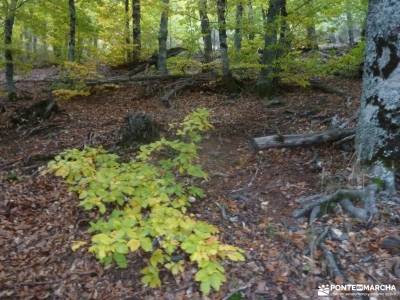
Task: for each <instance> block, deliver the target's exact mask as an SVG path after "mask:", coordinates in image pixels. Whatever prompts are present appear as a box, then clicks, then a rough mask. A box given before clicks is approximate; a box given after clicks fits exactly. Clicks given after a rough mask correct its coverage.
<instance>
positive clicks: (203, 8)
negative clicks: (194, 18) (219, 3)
mask: <svg viewBox="0 0 400 300" xmlns="http://www.w3.org/2000/svg"><path fill="white" fill-rule="evenodd" d="M207 11H208V9H207V0H199V16H200V26H201V34H202V36H203V43H204V60H205V62H210V61H211V60H212V39H211V28H210V20H209V18H208V14H207Z"/></svg>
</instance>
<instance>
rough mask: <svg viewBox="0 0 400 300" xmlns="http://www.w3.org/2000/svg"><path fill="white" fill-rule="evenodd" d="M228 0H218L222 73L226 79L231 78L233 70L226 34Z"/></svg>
mask: <svg viewBox="0 0 400 300" xmlns="http://www.w3.org/2000/svg"><path fill="white" fill-rule="evenodd" d="M225 10H226V0H217V14H218V32H219V46H220V52H221V59H222V75H223V78H224V80H228V81H229V80H230V77H231V76H232V75H231V70H230V68H229V57H228V42H227V35H226V20H225Z"/></svg>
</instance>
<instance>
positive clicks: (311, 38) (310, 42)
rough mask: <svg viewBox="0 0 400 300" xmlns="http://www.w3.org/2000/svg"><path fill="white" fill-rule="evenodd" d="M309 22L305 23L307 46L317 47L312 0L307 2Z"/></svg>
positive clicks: (310, 47)
mask: <svg viewBox="0 0 400 300" xmlns="http://www.w3.org/2000/svg"><path fill="white" fill-rule="evenodd" d="M308 14H309V16H308V17H309V23H308V24H307V28H306V31H307V48H309V49H318V40H317V30H316V29H315V17H314V16H315V9H314V0H310V1H309V4H308Z"/></svg>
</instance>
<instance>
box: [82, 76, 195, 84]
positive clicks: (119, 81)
mask: <svg viewBox="0 0 400 300" xmlns="http://www.w3.org/2000/svg"><path fill="white" fill-rule="evenodd" d="M189 77H192V76H185V75H170V74H168V75H142V76H132V77H130V76H119V77H112V78H106V79H100V80H86V81H85V84H86V85H87V86H95V85H102V84H122V83H131V82H139V81H152V80H174V79H181V78H189Z"/></svg>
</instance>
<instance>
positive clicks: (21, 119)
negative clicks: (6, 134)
mask: <svg viewBox="0 0 400 300" xmlns="http://www.w3.org/2000/svg"><path fill="white" fill-rule="evenodd" d="M59 111H60V109H59V107H58V105H57V103H56V102H55V101H54V100H52V99H49V100H43V101H39V102H36V103H34V104H33V105H31V106H29V107H23V108H20V109H18V110H16V112H15V114H14V115H13V116H12V119H11V121H12V122H13V123H14V124H16V125H22V124H36V123H38V122H40V121H43V120H47V119H49V118H50V117H51V116H52V115H53V114H55V113H57V112H59Z"/></svg>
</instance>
